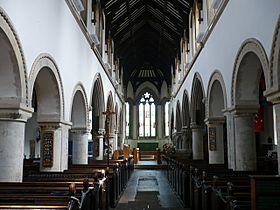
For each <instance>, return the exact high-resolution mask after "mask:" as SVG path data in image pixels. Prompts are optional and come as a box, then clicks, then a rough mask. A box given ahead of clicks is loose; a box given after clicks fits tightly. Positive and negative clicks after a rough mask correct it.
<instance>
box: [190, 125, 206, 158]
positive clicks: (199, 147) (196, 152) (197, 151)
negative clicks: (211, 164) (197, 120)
mask: <svg viewBox="0 0 280 210" xmlns="http://www.w3.org/2000/svg"><path fill="white" fill-rule="evenodd" d="M191 129H192V153H193V160H203V159H204V155H203V127H201V126H199V125H196V124H191Z"/></svg>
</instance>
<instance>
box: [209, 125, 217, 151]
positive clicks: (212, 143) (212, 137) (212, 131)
mask: <svg viewBox="0 0 280 210" xmlns="http://www.w3.org/2000/svg"><path fill="white" fill-rule="evenodd" d="M208 132H209V133H208V135H209V149H210V151H215V150H217V145H216V127H209V130H208Z"/></svg>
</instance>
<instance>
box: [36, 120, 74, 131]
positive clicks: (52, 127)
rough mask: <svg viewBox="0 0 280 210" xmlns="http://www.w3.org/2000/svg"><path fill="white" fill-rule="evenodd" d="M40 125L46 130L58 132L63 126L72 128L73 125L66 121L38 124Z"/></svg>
mask: <svg viewBox="0 0 280 210" xmlns="http://www.w3.org/2000/svg"><path fill="white" fill-rule="evenodd" d="M38 124H39V125H40V127H41V128H42V129H44V130H56V129H58V128H60V127H62V126H68V127H69V128H70V126H71V124H72V123H71V122H66V121H45V122H38Z"/></svg>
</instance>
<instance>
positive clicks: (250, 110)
mask: <svg viewBox="0 0 280 210" xmlns="http://www.w3.org/2000/svg"><path fill="white" fill-rule="evenodd" d="M259 107H260V106H259V104H249V105H235V106H232V107H229V108H228V109H226V110H224V113H227V112H228V113H232V114H234V115H250V114H255V113H257V112H258V109H259Z"/></svg>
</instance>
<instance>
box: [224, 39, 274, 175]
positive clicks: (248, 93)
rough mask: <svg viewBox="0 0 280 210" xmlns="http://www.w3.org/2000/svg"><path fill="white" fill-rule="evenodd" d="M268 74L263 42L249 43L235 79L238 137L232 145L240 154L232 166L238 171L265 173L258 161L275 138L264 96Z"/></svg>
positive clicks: (233, 111)
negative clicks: (260, 171) (265, 145)
mask: <svg viewBox="0 0 280 210" xmlns="http://www.w3.org/2000/svg"><path fill="white" fill-rule="evenodd" d="M268 75H269V65H268V59H267V56H266V53H265V50H264V49H263V47H262V45H261V43H260V42H259V41H258V40H256V39H248V40H245V41H244V42H243V44H242V45H241V47H240V49H239V52H238V54H237V57H236V60H235V65H234V70H233V76H232V91H231V93H232V101H231V102H232V104H231V105H232V109H231V115H230V116H231V117H232V118H233V119H234V120H233V121H234V131H233V132H234V135H233V136H231V139H230V142H231V143H230V145H229V146H231V147H232V148H234V150H233V151H236V152H235V154H232V155H231V157H232V160H231V167H232V168H234V169H236V170H255V169H260V170H262V169H261V168H260V167H261V166H259V165H258V159H259V158H261V157H262V156H265V154H267V152H268V151H267V149H265V150H264V149H263V148H262V147H263V145H264V144H267V142H270V141H271V140H270V139H272V138H273V129H272V127H273V114H272V104H271V103H270V102H269V101H267V99H266V98H265V96H264V92H265V90H266V89H267V88H269V84H271V83H270V82H271V81H270V78H269V77H268ZM264 120H265V121H264ZM233 138H234V139H233ZM233 142H234V143H233Z"/></svg>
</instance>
